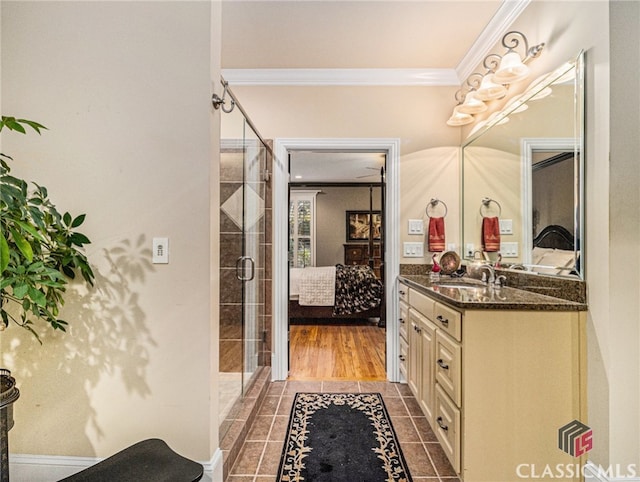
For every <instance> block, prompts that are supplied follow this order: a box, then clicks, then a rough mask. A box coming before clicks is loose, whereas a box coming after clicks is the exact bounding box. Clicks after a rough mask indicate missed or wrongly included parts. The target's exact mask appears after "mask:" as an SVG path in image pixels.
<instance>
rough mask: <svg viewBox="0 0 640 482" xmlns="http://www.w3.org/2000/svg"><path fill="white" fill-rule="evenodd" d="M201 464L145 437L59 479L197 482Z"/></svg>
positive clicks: (75, 481) (79, 481) (67, 481)
mask: <svg viewBox="0 0 640 482" xmlns="http://www.w3.org/2000/svg"><path fill="white" fill-rule="evenodd" d="M203 473H204V468H203V467H202V465H201V464H199V463H197V462H194V461H193V460H189V459H187V458H185V457H183V456H182V455H179V454H177V453H175V452H174V451H173V450H171V448H169V446H168V445H167V444H166V443H165V442H164V441H163V440H160V439H148V440H143V441H142V442H138V443H137V444H134V445H132V446H131V447H127V448H126V449H124V450H121V451H120V452H118V453H117V454H114V455H112V456H111V457H108V458H106V459H104V460H102V461H101V462H98V463H97V464H95V465H92V466H91V467H88V468H86V469H84V470H82V471H80V472H78V473H77V474H74V475H72V476H70V477H67V478H65V479H62V480H61V481H59V482H196V481H198V480H200V479H201V478H202V475H203Z"/></svg>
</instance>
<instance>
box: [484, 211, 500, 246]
mask: <svg viewBox="0 0 640 482" xmlns="http://www.w3.org/2000/svg"><path fill="white" fill-rule="evenodd" d="M482 243H483V244H484V251H486V252H488V253H492V252H493V253H495V252H496V251H500V220H499V219H498V217H497V216H496V217H492V218H482Z"/></svg>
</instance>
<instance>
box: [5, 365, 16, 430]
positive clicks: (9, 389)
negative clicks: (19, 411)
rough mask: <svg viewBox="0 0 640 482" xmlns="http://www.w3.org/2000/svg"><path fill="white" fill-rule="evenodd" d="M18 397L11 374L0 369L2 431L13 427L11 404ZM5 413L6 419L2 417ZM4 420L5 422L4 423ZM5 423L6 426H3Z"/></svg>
mask: <svg viewBox="0 0 640 482" xmlns="http://www.w3.org/2000/svg"><path fill="white" fill-rule="evenodd" d="M19 397H20V390H18V388H17V387H16V380H15V378H13V377H12V376H11V372H10V371H9V370H6V369H4V368H0V414H1V415H2V417H1V418H2V425H3V426H2V427H1V428H2V430H3V431H4V430H5V429H6V430H7V431H8V430H11V428H12V427H13V402H15V401H16V400H17V399H18V398H19ZM5 413H6V417H5V416H4V415H5ZM5 420H6V422H5ZM5 423H6V425H5Z"/></svg>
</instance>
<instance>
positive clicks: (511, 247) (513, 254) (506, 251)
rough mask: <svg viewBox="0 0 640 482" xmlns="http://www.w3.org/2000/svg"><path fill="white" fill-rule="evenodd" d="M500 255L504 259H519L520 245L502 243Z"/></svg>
mask: <svg viewBox="0 0 640 482" xmlns="http://www.w3.org/2000/svg"><path fill="white" fill-rule="evenodd" d="M500 254H501V255H502V257H503V258H517V257H518V243H500Z"/></svg>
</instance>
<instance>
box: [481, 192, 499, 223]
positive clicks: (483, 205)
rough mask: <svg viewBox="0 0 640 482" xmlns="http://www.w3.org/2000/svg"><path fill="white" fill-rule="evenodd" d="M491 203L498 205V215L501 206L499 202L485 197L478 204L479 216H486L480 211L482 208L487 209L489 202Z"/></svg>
mask: <svg viewBox="0 0 640 482" xmlns="http://www.w3.org/2000/svg"><path fill="white" fill-rule="evenodd" d="M491 203H495V204H496V205H497V206H498V217H500V215H501V214H502V206H500V203H499V202H498V201H496V200H495V199H491V198H490V197H485V198H483V199H482V204H481V205H480V216H482V217H483V218H484V217H486V216H485V213H483V212H482V208H486V209H489V204H491Z"/></svg>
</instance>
